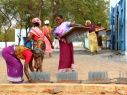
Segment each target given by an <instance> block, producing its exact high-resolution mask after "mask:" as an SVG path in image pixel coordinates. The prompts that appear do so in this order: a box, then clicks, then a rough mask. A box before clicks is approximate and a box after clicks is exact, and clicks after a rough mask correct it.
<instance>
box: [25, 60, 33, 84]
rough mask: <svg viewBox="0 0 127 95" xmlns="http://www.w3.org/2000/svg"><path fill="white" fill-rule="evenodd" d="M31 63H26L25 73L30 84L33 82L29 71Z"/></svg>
mask: <svg viewBox="0 0 127 95" xmlns="http://www.w3.org/2000/svg"><path fill="white" fill-rule="evenodd" d="M28 67H29V63H26V62H25V63H24V72H25V75H26V77H27V79H28V81H29V82H32V78H31V77H30V74H29V71H28Z"/></svg>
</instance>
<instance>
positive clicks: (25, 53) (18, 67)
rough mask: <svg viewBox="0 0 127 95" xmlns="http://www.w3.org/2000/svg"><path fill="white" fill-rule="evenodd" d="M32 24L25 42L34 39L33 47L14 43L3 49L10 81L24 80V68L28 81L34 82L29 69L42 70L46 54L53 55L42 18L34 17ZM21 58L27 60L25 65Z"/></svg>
mask: <svg viewBox="0 0 127 95" xmlns="http://www.w3.org/2000/svg"><path fill="white" fill-rule="evenodd" d="M32 24H33V27H32V28H31V30H30V34H29V37H28V39H27V40H26V42H25V44H27V42H28V41H30V40H31V39H33V40H34V42H33V43H34V44H33V49H30V48H27V47H26V46H25V45H24V46H18V45H12V46H8V47H5V48H3V50H2V56H3V58H4V59H5V61H6V65H7V78H8V80H9V81H10V82H13V83H20V82H23V68H24V73H25V75H26V77H27V79H28V81H29V82H33V80H32V78H31V77H30V73H29V69H30V71H31V72H33V71H35V69H36V71H42V61H43V57H44V54H45V53H49V54H50V57H51V52H52V48H51V44H50V41H49V40H48V38H47V37H46V35H44V33H43V30H42V29H41V20H40V19H39V18H33V19H32ZM45 32H46V31H45ZM45 34H46V33H45ZM20 59H23V60H25V62H24V66H23V64H22V63H21V60H20ZM33 59H34V62H35V65H34V66H33V62H32V61H33Z"/></svg>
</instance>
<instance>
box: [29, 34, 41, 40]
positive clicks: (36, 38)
mask: <svg viewBox="0 0 127 95" xmlns="http://www.w3.org/2000/svg"><path fill="white" fill-rule="evenodd" d="M30 34H32V35H33V39H34V41H37V40H38V38H39V37H38V36H36V35H34V34H33V33H30Z"/></svg>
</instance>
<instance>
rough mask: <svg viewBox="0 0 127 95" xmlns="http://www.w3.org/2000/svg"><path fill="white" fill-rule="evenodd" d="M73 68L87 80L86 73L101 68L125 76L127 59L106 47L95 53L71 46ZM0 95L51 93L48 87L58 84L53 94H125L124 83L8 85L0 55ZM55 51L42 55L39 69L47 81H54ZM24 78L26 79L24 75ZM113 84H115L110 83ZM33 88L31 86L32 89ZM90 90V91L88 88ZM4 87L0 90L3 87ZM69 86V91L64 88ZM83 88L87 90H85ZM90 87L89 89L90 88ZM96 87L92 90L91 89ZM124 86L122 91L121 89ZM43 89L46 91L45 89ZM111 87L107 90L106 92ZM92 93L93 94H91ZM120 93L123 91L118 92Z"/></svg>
mask: <svg viewBox="0 0 127 95" xmlns="http://www.w3.org/2000/svg"><path fill="white" fill-rule="evenodd" d="M74 57H75V65H76V68H75V70H76V71H77V72H78V79H79V80H84V81H86V80H88V72H90V71H93V72H94V71H99V72H100V71H104V72H107V73H108V78H109V79H113V78H118V77H120V76H122V77H125V78H126V77H127V60H126V57H125V56H123V55H116V54H114V53H113V52H111V51H110V50H102V51H100V52H99V54H97V55H91V53H90V52H89V51H87V50H84V49H83V48H79V49H75V55H74ZM0 63H1V66H0V75H1V78H0V83H1V85H0V95H42V93H43V95H52V93H49V92H51V91H50V90H52V89H54V87H57V86H58V89H60V90H62V91H60V92H59V90H58V92H59V93H58V94H57V95H102V94H104V95H127V86H126V85H124V84H122V85H121V84H120V85H119V84H96V85H94V84H84V83H81V84H77V83H76V84H73V83H72V84H69V83H67V84H66V83H65V84H63V83H59V84H57V83H50V84H48V83H36V84H28V83H23V84H18V86H17V84H10V83H9V82H8V81H7V78H6V77H7V75H6V63H5V61H4V59H3V58H2V56H1V55H0ZM58 63H59V50H58V49H57V50H54V51H53V54H52V58H49V57H48V55H46V56H45V59H44V62H43V71H44V72H50V74H51V81H54V82H56V81H57V79H56V74H57V71H58ZM24 79H25V81H26V78H25V76H24ZM113 85H115V86H113ZM34 87H35V89H34ZM89 88H90V89H91V90H90V89H89ZM3 89H4V90H3ZM68 89H70V90H68ZM86 89H87V90H86ZM92 89H93V90H92ZM94 89H96V91H94ZM125 89H126V91H125ZM45 90H46V91H45ZM109 90H111V91H109ZM94 93H96V94H94ZM121 93H124V94H121Z"/></svg>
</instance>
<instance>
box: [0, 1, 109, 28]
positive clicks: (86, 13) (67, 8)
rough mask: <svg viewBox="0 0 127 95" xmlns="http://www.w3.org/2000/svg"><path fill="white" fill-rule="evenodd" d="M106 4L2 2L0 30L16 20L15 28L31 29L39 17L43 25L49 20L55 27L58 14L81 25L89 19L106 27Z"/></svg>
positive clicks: (82, 2)
mask: <svg viewBox="0 0 127 95" xmlns="http://www.w3.org/2000/svg"><path fill="white" fill-rule="evenodd" d="M106 4H107V3H106V2H105V0H0V5H2V6H3V7H2V8H1V9H0V10H1V11H2V12H3V13H2V12H1V11H0V18H2V19H0V29H2V27H3V26H7V25H11V22H10V21H12V20H14V19H15V22H16V23H17V25H16V26H15V27H18V28H25V29H26V30H27V29H28V28H29V27H31V23H30V22H31V19H32V18H33V17H39V18H40V19H41V20H42V24H43V21H44V20H46V19H49V20H50V22H51V23H50V24H51V25H52V26H54V25H55V23H54V18H55V16H56V15H58V14H61V15H63V16H64V17H65V19H67V20H74V21H75V22H76V23H79V24H84V23H85V20H87V19H89V20H91V21H92V22H94V23H97V22H102V25H103V26H106V25H107V21H108V20H109V15H107V14H109V13H108V12H109V8H108V7H107V5H106ZM8 28H10V27H9V26H8Z"/></svg>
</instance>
